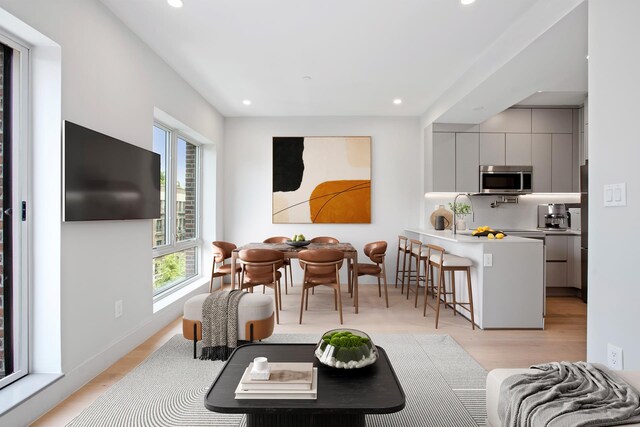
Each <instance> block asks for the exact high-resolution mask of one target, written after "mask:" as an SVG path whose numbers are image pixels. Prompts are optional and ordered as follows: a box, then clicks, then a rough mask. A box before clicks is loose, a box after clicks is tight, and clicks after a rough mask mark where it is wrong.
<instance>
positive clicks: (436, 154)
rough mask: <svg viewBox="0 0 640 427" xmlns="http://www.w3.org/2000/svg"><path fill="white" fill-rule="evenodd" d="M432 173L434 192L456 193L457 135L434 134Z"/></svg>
mask: <svg viewBox="0 0 640 427" xmlns="http://www.w3.org/2000/svg"><path fill="white" fill-rule="evenodd" d="M427 173H428V172H427ZM432 173H433V191H456V134H455V133H449V132H448V133H440V132H434V133H433V171H432Z"/></svg>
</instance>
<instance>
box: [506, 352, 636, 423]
mask: <svg viewBox="0 0 640 427" xmlns="http://www.w3.org/2000/svg"><path fill="white" fill-rule="evenodd" d="M531 368H532V369H538V370H540V372H538V373H533V374H521V375H513V376H511V377H509V378H507V379H506V380H505V381H504V382H503V383H502V386H501V387H500V400H499V402H498V414H499V416H500V420H501V421H502V425H503V426H509V427H515V426H522V427H525V426H532V427H541V426H552V427H560V426H563V427H564V426H567V427H577V426H585V427H586V426H588V427H594V426H598V427H599V426H614V425H620V424H630V423H634V422H640V396H639V395H638V392H637V391H636V390H634V389H633V388H632V387H631V386H629V385H628V384H627V383H626V382H624V381H623V380H622V379H621V378H619V377H618V376H617V375H615V374H613V373H611V372H609V371H606V370H604V369H600V368H598V367H597V366H594V365H592V364H590V363H585V362H577V363H571V362H553V363H548V364H543V365H536V366H532V367H531Z"/></svg>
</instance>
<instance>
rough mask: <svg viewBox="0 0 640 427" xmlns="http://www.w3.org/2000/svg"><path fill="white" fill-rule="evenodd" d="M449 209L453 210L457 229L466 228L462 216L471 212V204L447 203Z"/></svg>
mask: <svg viewBox="0 0 640 427" xmlns="http://www.w3.org/2000/svg"><path fill="white" fill-rule="evenodd" d="M449 209H451V211H452V212H453V215H454V217H455V221H456V228H457V229H458V230H466V229H467V224H466V222H465V220H464V217H465V216H467V215H469V214H470V213H471V206H470V205H468V204H466V203H456V204H455V205H454V204H453V203H449Z"/></svg>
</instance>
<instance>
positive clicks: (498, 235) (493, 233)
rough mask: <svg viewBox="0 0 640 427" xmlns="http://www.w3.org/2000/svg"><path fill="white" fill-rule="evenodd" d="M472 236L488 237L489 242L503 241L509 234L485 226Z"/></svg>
mask: <svg viewBox="0 0 640 427" xmlns="http://www.w3.org/2000/svg"><path fill="white" fill-rule="evenodd" d="M471 235H472V236H476V237H486V238H487V239H489V240H493V239H498V240H502V239H504V238H505V237H506V236H507V234H506V233H505V232H504V231H500V230H494V229H493V228H491V227H489V226H488V225H483V226H480V227H478V228H476V229H475V230H473V231H472V232H471Z"/></svg>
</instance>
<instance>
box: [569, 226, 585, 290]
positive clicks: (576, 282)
mask: <svg viewBox="0 0 640 427" xmlns="http://www.w3.org/2000/svg"><path fill="white" fill-rule="evenodd" d="M581 262H582V260H581V252H580V236H569V245H568V247H567V285H568V286H571V287H573V288H578V289H581V288H582V280H581V275H582V271H581V270H582V265H581Z"/></svg>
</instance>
